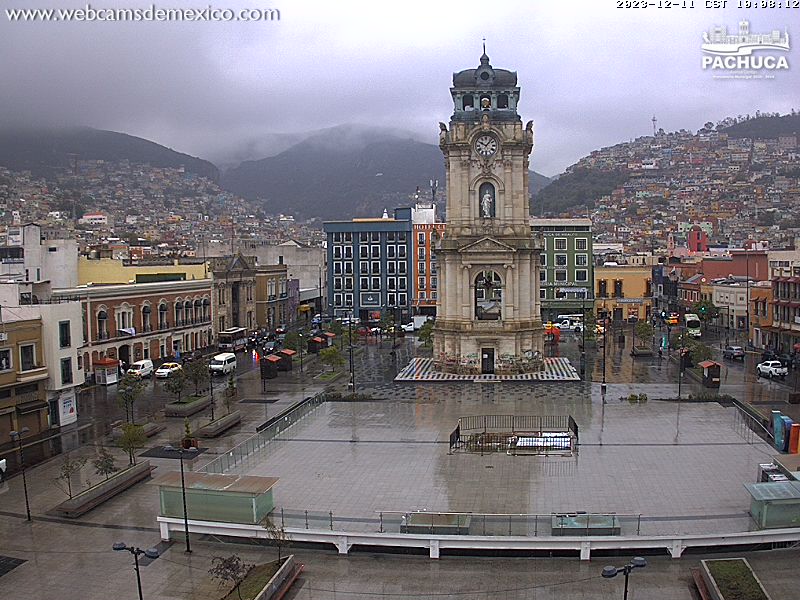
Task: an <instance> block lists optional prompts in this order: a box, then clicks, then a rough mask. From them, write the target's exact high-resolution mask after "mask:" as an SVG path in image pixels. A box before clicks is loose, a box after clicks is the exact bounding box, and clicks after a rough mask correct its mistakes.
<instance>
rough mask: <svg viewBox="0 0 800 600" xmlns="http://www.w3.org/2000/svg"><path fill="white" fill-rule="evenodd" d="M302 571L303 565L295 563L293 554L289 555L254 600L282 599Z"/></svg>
mask: <svg viewBox="0 0 800 600" xmlns="http://www.w3.org/2000/svg"><path fill="white" fill-rule="evenodd" d="M302 570H303V565H301V564H298V563H297V562H295V560H294V554H290V555H289V556H287V557H286V558H285V559H283V564H282V565H281V568H280V569H278V572H277V573H275V575H273V576H272V579H270V580H269V581H268V582H267V585H265V586H264V589H262V590H261V592H259V594H258V595H257V596H256V598H255V600H271V599H272V598H280V597H282V596H283V595H284V594H285V593H286V590H288V589H289V587H290V586H291V585H292V583H294V580H295V579H297V576H298V575H300V573H301V571H302Z"/></svg>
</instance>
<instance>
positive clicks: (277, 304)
mask: <svg viewBox="0 0 800 600" xmlns="http://www.w3.org/2000/svg"><path fill="white" fill-rule="evenodd" d="M286 270H287V266H286V265H270V266H261V267H258V268H257V269H256V278H255V282H256V290H255V294H256V324H257V326H258V327H259V328H261V327H264V328H266V329H267V330H268V331H274V330H275V328H276V327H277V326H278V325H280V324H284V323H285V324H291V322H292V320H293V318H292V317H293V314H292V311H290V310H289V309H288V297H289V289H288V280H287V277H286Z"/></svg>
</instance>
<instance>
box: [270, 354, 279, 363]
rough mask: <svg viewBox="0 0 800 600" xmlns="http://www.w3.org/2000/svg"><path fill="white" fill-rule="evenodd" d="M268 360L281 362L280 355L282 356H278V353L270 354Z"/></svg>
mask: <svg viewBox="0 0 800 600" xmlns="http://www.w3.org/2000/svg"><path fill="white" fill-rule="evenodd" d="M267 360H268V361H269V362H281V357H280V356H278V355H276V354H270V355H269V356H268V357H267Z"/></svg>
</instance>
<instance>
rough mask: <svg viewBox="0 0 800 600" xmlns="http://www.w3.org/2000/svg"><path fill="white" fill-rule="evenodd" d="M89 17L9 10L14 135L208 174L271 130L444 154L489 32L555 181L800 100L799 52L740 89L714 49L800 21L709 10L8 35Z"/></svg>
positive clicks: (84, 26) (258, 0) (371, 9)
mask: <svg viewBox="0 0 800 600" xmlns="http://www.w3.org/2000/svg"><path fill="white" fill-rule="evenodd" d="M655 1H656V2H658V0H655ZM273 2H274V4H273ZM85 4H86V3H85V2H74V1H71V0H61V1H60V2H52V1H50V0H29V1H25V0H2V1H0V6H2V10H3V12H0V57H2V58H0V75H2V81H3V85H2V86H0V125H2V124H7V123H12V124H17V125H18V124H21V123H31V124H49V123H60V124H83V125H89V126H92V127H98V128H104V129H112V130H116V131H124V132H126V133H130V134H133V135H138V136H142V137H145V138H148V139H151V140H153V141H156V142H158V143H161V144H164V145H166V146H169V147H172V148H174V149H176V150H180V151H183V152H188V153H190V154H194V155H198V156H201V157H204V158H210V159H212V160H219V159H220V158H222V157H224V156H225V155H226V154H229V153H232V152H234V151H235V150H236V149H237V148H238V147H240V146H242V145H244V144H246V143H248V142H252V140H254V139H255V140H260V141H261V146H262V147H264V146H265V145H266V146H268V145H269V141H268V140H269V139H270V138H269V136H268V134H270V133H280V132H298V131H310V130H314V129H319V128H323V127H329V126H334V125H338V124H342V123H360V124H376V125H380V126H382V127H393V128H400V129H407V130H409V131H412V132H414V133H415V134H416V135H417V136H418V137H419V138H420V139H423V140H425V141H430V142H432V143H435V142H436V140H437V132H438V127H437V123H438V121H447V120H448V118H449V116H450V114H451V112H452V104H451V99H450V95H449V90H448V88H449V86H450V84H451V83H452V73H453V71H458V70H461V69H465V68H472V67H475V66H477V64H478V57H479V56H480V54H481V38H482V37H484V36H485V37H486V40H487V52H488V54H489V56H490V57H491V61H492V64H493V66H495V67H500V68H507V69H511V70H516V71H517V72H518V74H519V84H520V86H521V88H522V101H521V105H520V113H521V115H522V118H523V120H524V121H527V120H529V119H532V120H533V121H534V122H535V124H536V148H535V151H534V156H533V159H532V167H533V168H534V169H535V170H537V171H540V172H542V173H544V174H546V175H554V174H557V173H559V172H561V171H563V169H564V168H565V167H567V166H568V165H570V164H572V163H573V162H575V161H576V160H578V159H579V158H580V157H581V156H583V155H585V154H587V153H588V152H589V151H591V150H592V149H595V148H598V147H601V146H606V145H611V144H614V143H617V142H620V141H624V140H628V139H630V138H633V137H636V136H639V135H646V134H648V133H649V132H651V131H652V123H651V121H650V119H651V118H652V116H653V115H654V114H655V115H656V116H657V118H658V125H659V126H660V127H663V128H664V129H666V130H668V131H672V130H677V129H681V128H686V129H691V130H696V129H697V128H699V127H700V126H702V124H703V123H704V122H705V121H706V120H712V121H715V120H718V119H720V118H722V117H724V116H727V115H737V114H745V113H748V112H749V113H754V112H755V111H756V110H761V111H780V112H782V113H783V112H788V111H789V110H790V108H791V107H792V102H794V103H795V106H796V107H797V104H798V102H797V98H798V94H797V90H800V81H799V79H800V77H799V76H798V73H800V57H798V52H797V50H796V49H795V48H792V50H791V52H789V53H786V56H787V58H788V60H789V63H790V69H789V70H788V71H779V72H777V73H775V72H773V73H775V79H773V80H744V81H731V80H718V79H714V78H713V76H712V73H711V71H704V70H703V69H702V67H701V56H702V54H701V51H700V44H701V42H702V33H703V32H704V31H706V30H708V29H710V28H711V27H713V26H714V25H727V26H728V28H729V29H735V28H736V27H737V24H738V21H739V20H741V19H748V20H749V21H750V27H751V30H752V31H754V32H756V33H765V32H768V31H770V30H772V29H780V30H781V31H783V29H784V28H785V27H787V26H788V27H789V33H790V36H792V35H793V34H797V33H800V31H798V32H795V31H793V30H792V23H791V22H790V17H792V16H793V17H795V21H794V22H795V23H796V22H797V21H796V16H797V13H796V11H795V12H791V11H787V10H786V9H783V10H779V9H772V10H770V9H754V10H745V9H736V8H733V9H728V10H711V9H706V8H704V5H705V2H704V0H694V4H695V6H696V7H695V8H693V9H692V8H685V9H684V8H671V9H658V8H654V7H651V8H647V9H618V8H616V0H594V1H590V0H572V1H571V2H556V1H550V0H533V1H531V0H529V1H527V2H525V1H515V0H506V1H505V2H489V1H487V0H484V1H483V2H473V1H471V0H463V1H460V2H436V1H431V0H426V1H423V2H417V1H413V0H407V1H406V2H402V3H397V2H392V3H389V2H376V1H372V2H347V1H341V2H330V1H319V2H317V1H302V2H301V1H299V0H246V1H240V0H214V2H213V6H215V7H219V8H234V9H238V8H242V7H248V8H277V9H279V10H280V13H281V19H280V21H277V22H266V23H79V22H73V23H63V22H61V23H20V22H15V23H11V22H10V21H9V20H8V19H7V17H6V14H5V10H4V9H7V8H24V7H28V8H30V7H36V8H46V7H59V8H81V7H84V6H85ZM208 4H209V2H208V1H204V2H196V1H194V0H162V2H160V3H159V2H156V6H159V7H165V8H167V7H174V8H178V7H184V8H186V7H205V6H207V5H208ZM737 4H738V1H737V0H734V1H729V2H728V5H731V6H736V5H737ZM91 5H92V6H93V7H95V8H100V7H112V6H117V7H126V8H147V7H148V6H150V2H149V0H144V1H143V0H127V2H125V3H119V2H116V0H96V3H95V2H92V3H91ZM795 29H798V30H800V28H797V27H795ZM792 42H794V38H792ZM795 63H797V64H795ZM264 140H267V141H266V142H264Z"/></svg>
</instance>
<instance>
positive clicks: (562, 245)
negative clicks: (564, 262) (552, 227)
mask: <svg viewBox="0 0 800 600" xmlns="http://www.w3.org/2000/svg"><path fill="white" fill-rule="evenodd" d="M554 248H555V249H556V250H566V249H567V238H556V239H555V246H554Z"/></svg>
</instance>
